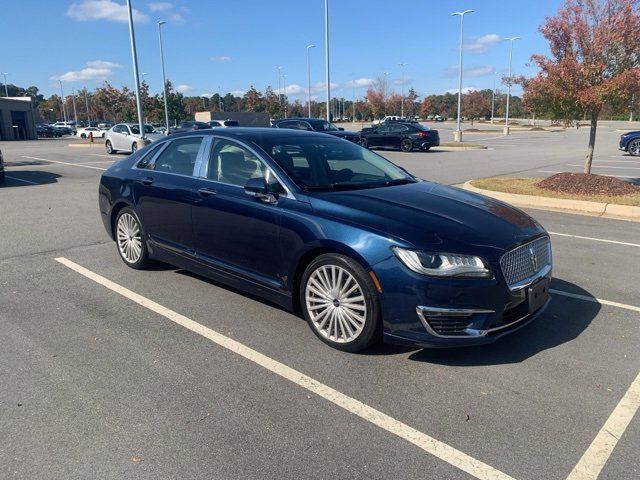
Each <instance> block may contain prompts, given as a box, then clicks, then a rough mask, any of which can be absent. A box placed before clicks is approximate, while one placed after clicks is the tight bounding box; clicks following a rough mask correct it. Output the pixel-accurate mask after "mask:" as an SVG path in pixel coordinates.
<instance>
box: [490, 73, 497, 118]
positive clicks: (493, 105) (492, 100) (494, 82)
mask: <svg viewBox="0 0 640 480" xmlns="http://www.w3.org/2000/svg"><path fill="white" fill-rule="evenodd" d="M496 73H497V72H496V71H495V70H494V71H493V91H492V92H491V124H492V125H493V114H494V111H495V106H496Z"/></svg>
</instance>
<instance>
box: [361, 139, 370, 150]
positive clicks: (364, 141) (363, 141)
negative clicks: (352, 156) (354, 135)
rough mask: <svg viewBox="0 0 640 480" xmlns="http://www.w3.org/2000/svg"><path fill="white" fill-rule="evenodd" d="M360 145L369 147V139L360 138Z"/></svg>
mask: <svg viewBox="0 0 640 480" xmlns="http://www.w3.org/2000/svg"><path fill="white" fill-rule="evenodd" d="M360 146H361V147H364V148H369V141H368V140H367V139H366V138H361V139H360Z"/></svg>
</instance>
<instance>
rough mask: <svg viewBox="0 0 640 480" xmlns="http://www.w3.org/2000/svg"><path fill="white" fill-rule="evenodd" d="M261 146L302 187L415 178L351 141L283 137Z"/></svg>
mask: <svg viewBox="0 0 640 480" xmlns="http://www.w3.org/2000/svg"><path fill="white" fill-rule="evenodd" d="M262 146H263V148H264V149H265V150H266V151H267V152H268V153H269V154H270V155H271V157H272V158H273V159H274V160H275V161H276V162H278V164H279V165H280V166H281V167H282V168H283V169H284V170H285V171H286V172H287V174H288V175H289V177H291V179H292V180H293V181H294V182H295V183H296V184H297V185H298V186H299V187H301V188H303V189H305V190H352V189H358V188H375V187H384V186H389V185H397V184H402V183H413V182H416V181H417V180H416V179H415V178H414V177H412V176H411V175H409V174H408V173H406V172H405V171H404V170H402V169H401V168H399V167H397V166H395V165H394V164H393V163H391V162H389V161H387V160H385V159H384V158H382V157H381V156H379V155H376V154H375V153H373V152H371V151H369V150H367V149H365V148H362V147H361V146H359V145H356V144H354V143H351V142H345V141H342V140H337V139H336V140H335V141H331V140H326V139H324V138H323V139H315V138H314V139H309V138H294V139H286V140H285V139H284V138H283V139H281V140H280V141H278V140H275V141H274V142H273V143H270V144H266V145H264V144H263V145H262Z"/></svg>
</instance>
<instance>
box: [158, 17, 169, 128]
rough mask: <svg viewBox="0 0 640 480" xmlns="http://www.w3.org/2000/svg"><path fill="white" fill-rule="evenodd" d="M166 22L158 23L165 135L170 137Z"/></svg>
mask: <svg viewBox="0 0 640 480" xmlns="http://www.w3.org/2000/svg"><path fill="white" fill-rule="evenodd" d="M165 23H167V22H165V21H164V20H162V21H160V22H158V43H159V44H160V69H161V70H162V97H163V98H164V122H165V126H166V127H167V129H166V130H165V132H164V133H165V135H169V107H168V105H167V80H166V78H165V75H164V50H163V49H162V29H161V28H160V27H161V26H162V25H164V24H165Z"/></svg>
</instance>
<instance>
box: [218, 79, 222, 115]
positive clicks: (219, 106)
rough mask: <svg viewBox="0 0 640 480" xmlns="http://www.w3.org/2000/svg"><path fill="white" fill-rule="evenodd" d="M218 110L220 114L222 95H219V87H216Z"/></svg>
mask: <svg viewBox="0 0 640 480" xmlns="http://www.w3.org/2000/svg"><path fill="white" fill-rule="evenodd" d="M218 110H220V112H222V94H221V93H220V85H218Z"/></svg>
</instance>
